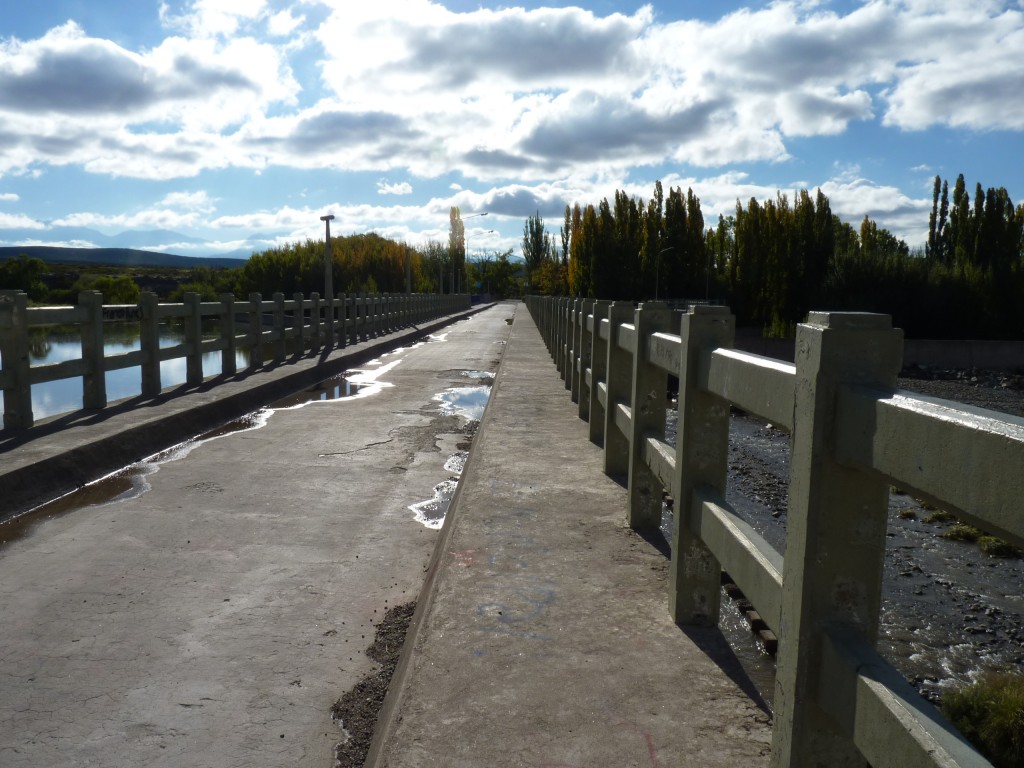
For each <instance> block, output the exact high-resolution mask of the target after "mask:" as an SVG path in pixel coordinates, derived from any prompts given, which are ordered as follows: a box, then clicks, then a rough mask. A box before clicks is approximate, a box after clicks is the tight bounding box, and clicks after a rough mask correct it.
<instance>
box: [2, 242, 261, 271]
mask: <svg viewBox="0 0 1024 768" xmlns="http://www.w3.org/2000/svg"><path fill="white" fill-rule="evenodd" d="M22 253H24V254H26V255H28V256H34V257H35V258H39V259H42V260H43V261H45V262H47V263H49V264H92V265H105V266H113V267H178V268H183V269H188V268H192V267H212V268H214V269H237V268H239V267H242V266H245V261H246V260H245V259H244V258H223V257H211V258H200V257H196V256H178V255H177V254H174V253H160V252H159V251H139V250H136V249H134V248H58V247H55V246H50V245H24V246H3V247H0V261H4V260H6V259H13V258H17V257H18V255H20V254H22Z"/></svg>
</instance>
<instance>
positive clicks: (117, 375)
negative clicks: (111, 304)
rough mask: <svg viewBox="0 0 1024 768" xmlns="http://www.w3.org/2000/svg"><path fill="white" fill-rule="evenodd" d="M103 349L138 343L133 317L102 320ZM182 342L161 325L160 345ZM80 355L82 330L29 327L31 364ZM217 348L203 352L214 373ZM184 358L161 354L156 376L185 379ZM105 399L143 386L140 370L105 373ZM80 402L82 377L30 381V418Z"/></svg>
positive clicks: (241, 358)
mask: <svg viewBox="0 0 1024 768" xmlns="http://www.w3.org/2000/svg"><path fill="white" fill-rule="evenodd" d="M214 331H215V328H214V327H213V326H211V331H210V334H209V335H208V336H207V338H214V336H213V333H214ZM103 334H104V343H103V350H104V355H106V356H108V357H109V356H111V355H119V354H124V353H126V352H134V351H137V350H138V349H140V348H141V341H140V338H139V325H138V323H116V322H110V323H104V326H103ZM183 343H185V335H184V333H183V332H182V331H180V330H178V329H175V328H173V327H170V326H168V325H166V324H164V325H161V326H160V346H161V347H173V346H176V345H178V344H183ZM81 357H82V340H81V336H80V335H79V333H78V332H77V330H75V329H71V328H58V327H54V328H41V329H33V331H32V334H31V337H30V341H29V359H30V361H31V364H32V366H40V365H48V364H50V363H60V362H64V361H66V360H78V359H80V358H81ZM0 360H2V358H0ZM220 363H221V353H220V352H207V353H206V354H204V355H203V375H204V376H215V375H217V374H219V373H220V372H221V364H220ZM235 364H236V365H237V366H238V367H239V368H244V367H245V366H246V365H248V364H249V356H248V353H247V352H241V351H239V352H238V353H236V355H235ZM185 373H186V362H185V358H178V359H176V360H164V361H162V362H161V363H160V380H161V383H162V385H163V386H164V387H174V386H178V385H180V384H184V383H185ZM106 384H107V400H108V402H114V401H115V400H121V399H122V398H126V397H136V396H138V395H139V394H140V393H141V392H142V370H141V369H140V368H139V367H138V366H135V367H133V368H122V369H120V370H117V371H108V372H107V374H106ZM81 407H82V379H81V377H75V378H71V379H61V380H60V381H51V382H47V383H45V384H36V385H35V386H33V387H32V414H33V417H34V418H35V419H37V420H38V419H44V418H46V417H48V416H56V415H58V414H61V413H67V412H69V411H75V410H78V409H79V408H81ZM2 415H3V398H2V397H0V418H2Z"/></svg>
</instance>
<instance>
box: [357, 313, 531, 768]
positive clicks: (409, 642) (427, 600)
mask: <svg viewBox="0 0 1024 768" xmlns="http://www.w3.org/2000/svg"><path fill="white" fill-rule="evenodd" d="M517 309H519V310H521V311H523V312H526V311H527V310H526V307H525V305H520V306H519V307H518V308H517ZM506 352H507V349H506ZM502 359H504V356H502ZM501 375H502V368H501V365H500V364H499V366H498V370H497V371H496V372H495V376H494V384H493V385H492V387H491V391H492V393H493V392H494V391H496V390H497V386H498V380H499V379H500V378H501ZM492 402H493V398H488V400H487V405H486V406H485V407H484V413H483V416H482V417H481V418H480V426H479V427H477V431H476V435H475V437H474V440H476V439H478V438H479V437H480V436H481V435H482V434H483V432H484V430H486V429H487V425H488V423H489V422H490V419H489V418H488V416H489V415H490V413H491V411H492V407H491V405H492ZM473 455H474V452H473V450H472V449H470V451H469V456H468V457H467V458H466V463H465V465H464V466H463V468H462V476H463V477H464V476H465V475H466V473H467V472H468V471H469V469H470V467H471V466H472V464H473ZM464 487H465V484H464V483H461V482H460V483H459V484H458V485H457V486H456V488H455V493H454V494H453V495H452V500H451V502H449V505H448V512H447V514H446V515H445V519H444V525H443V526H442V527H441V535H440V536H438V538H437V543H436V544H435V546H434V552H433V554H432V555H431V556H430V564H429V565H428V566H427V573H426V576H425V577H424V579H423V587H422V589H420V593H419V595H418V596H417V598H416V610H415V611H414V612H413V615H412V619H411V620H410V621H409V628H408V629H407V630H406V633H405V643H404V644H403V646H402V653H401V655H400V656H399V658H398V665H397V666H396V667H395V671H394V674H392V676H391V682H390V683H389V684H388V692H387V694H385V696H384V703H383V704H382V705H381V710H380V713H379V714H378V715H377V726H376V727H375V728H374V731H373V740H372V741H371V742H370V750H369V752H368V753H367V757H366V762H365V763H364V764H363V765H364V768H376V766H378V765H380V764H381V763H380V761H381V758H382V753H383V749H384V747H385V746H386V745H387V743H388V741H389V739H390V737H391V735H392V733H393V731H394V728H395V725H396V723H397V719H396V718H397V715H398V713H399V711H400V708H401V703H402V694H403V692H404V690H405V687H406V682H407V681H408V679H409V675H410V673H411V668H412V658H413V655H414V653H415V650H414V649H415V647H416V640H417V638H418V637H419V630H420V627H422V626H423V622H424V619H425V618H426V617H427V616H428V615H429V613H430V610H431V607H432V606H433V603H434V597H435V595H436V594H437V577H438V575H439V574H440V572H441V567H442V564H443V562H444V556H445V553H447V551H448V545H449V544H450V543H451V539H452V533H453V531H454V530H455V525H456V518H457V517H458V515H459V499H460V498H461V496H462V490H463V488H464Z"/></svg>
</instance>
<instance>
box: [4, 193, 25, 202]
mask: <svg viewBox="0 0 1024 768" xmlns="http://www.w3.org/2000/svg"><path fill="white" fill-rule="evenodd" d="M20 199H21V197H20V196H19V195H17V194H15V193H14V192H0V203H16V202H18V201H19V200H20Z"/></svg>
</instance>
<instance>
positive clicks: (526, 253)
mask: <svg viewBox="0 0 1024 768" xmlns="http://www.w3.org/2000/svg"><path fill="white" fill-rule="evenodd" d="M553 247H554V246H553V245H552V243H551V235H549V234H548V233H547V232H546V231H545V230H544V219H543V218H542V217H541V215H540V211H537V213H536V214H534V215H533V216H530V217H529V218H527V220H526V223H525V224H524V225H523V260H524V261H525V262H526V277H527V279H528V280H529V281H530V284H531V285H532V284H533V279H532V276H533V272H534V270H536V269H538V268H539V267H540V265H541V264H543V263H544V260H545V259H547V258H548V256H549V255H550V254H551V253H552V251H553Z"/></svg>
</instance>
